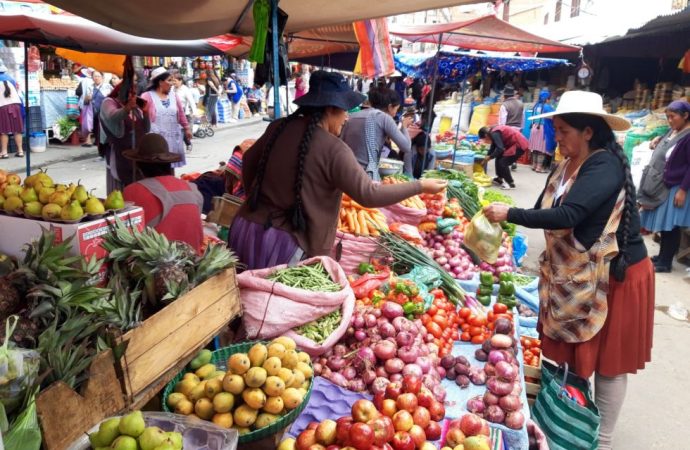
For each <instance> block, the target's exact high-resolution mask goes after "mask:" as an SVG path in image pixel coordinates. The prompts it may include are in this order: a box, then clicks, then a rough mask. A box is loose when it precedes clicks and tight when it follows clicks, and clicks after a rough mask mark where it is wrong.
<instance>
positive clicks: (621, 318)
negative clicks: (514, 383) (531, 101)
mask: <svg viewBox="0 0 690 450" xmlns="http://www.w3.org/2000/svg"><path fill="white" fill-rule="evenodd" d="M550 117H552V118H553V121H554V126H555V128H556V140H557V141H558V144H559V146H560V150H561V153H562V154H563V156H564V158H565V159H564V161H563V162H562V163H561V164H559V166H558V167H557V168H556V170H555V171H554V172H553V173H552V174H551V175H550V176H549V178H548V180H547V183H546V188H545V189H544V191H543V192H542V193H541V195H540V196H539V199H538V200H537V203H536V205H535V207H534V209H520V208H511V207H509V206H507V205H504V204H500V203H494V204H491V205H489V206H487V207H485V208H484V214H485V215H486V217H487V218H488V219H489V220H491V221H493V222H501V221H504V220H507V221H509V222H511V223H515V224H517V225H522V226H525V227H529V228H543V229H544V235H545V238H546V250H545V251H544V253H543V254H542V256H541V258H540V262H541V264H540V265H541V276H540V279H539V300H540V302H541V307H540V310H539V322H538V326H537V328H538V330H539V333H540V337H541V343H542V354H543V355H544V356H545V357H547V358H549V359H551V360H554V361H556V362H558V363H561V364H562V363H567V364H568V368H569V370H571V371H573V372H575V373H577V374H578V375H579V376H581V377H583V378H585V379H587V378H589V377H591V376H592V374H593V373H594V374H595V377H594V382H595V389H594V390H595V402H596V405H597V407H598V408H599V412H600V414H601V427H600V431H599V447H598V448H599V449H600V450H609V449H611V448H612V440H613V432H614V429H615V426H616V421H617V419H618V414H619V412H620V410H621V407H622V405H623V401H624V399H625V391H626V387H627V379H628V378H627V374H628V373H636V372H637V371H638V370H641V369H643V368H644V367H645V364H646V363H647V362H649V361H650V360H651V355H652V335H653V328H654V271H653V267H652V263H651V261H650V260H649V258H648V257H647V249H646V247H645V244H644V241H643V240H642V237H641V236H640V231H639V230H640V218H639V214H638V211H637V207H636V205H635V186H634V184H633V182H632V176H631V175H630V166H629V165H628V161H627V158H626V157H625V153H624V152H623V149H622V148H621V146H620V145H619V144H617V143H616V137H615V135H614V134H613V131H612V130H616V131H623V130H626V129H628V128H630V122H628V121H627V120H626V119H624V118H622V117H618V116H615V115H612V114H607V113H606V112H605V111H604V108H603V101H602V99H601V96H599V95H598V94H595V93H592V92H584V91H570V92H566V93H565V94H563V97H562V98H561V101H560V103H559V105H558V109H556V111H555V112H551V113H548V114H545V115H541V116H536V117H535V119H539V118H550Z"/></svg>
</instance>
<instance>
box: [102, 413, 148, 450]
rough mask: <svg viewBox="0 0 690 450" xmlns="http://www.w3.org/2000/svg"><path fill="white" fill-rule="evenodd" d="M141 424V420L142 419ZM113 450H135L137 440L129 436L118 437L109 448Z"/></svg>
mask: <svg viewBox="0 0 690 450" xmlns="http://www.w3.org/2000/svg"><path fill="white" fill-rule="evenodd" d="M142 423H143V419H142ZM110 448H111V449H113V450H137V449H138V445H137V440H136V439H134V438H133V437H131V436H120V437H118V438H117V439H115V441H113V443H112V445H111V446H110Z"/></svg>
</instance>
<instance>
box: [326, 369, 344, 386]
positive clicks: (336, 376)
mask: <svg viewBox="0 0 690 450" xmlns="http://www.w3.org/2000/svg"><path fill="white" fill-rule="evenodd" d="M328 379H329V380H330V381H331V382H332V383H333V384H337V385H338V386H340V387H344V388H347V386H348V381H347V380H346V379H345V377H344V376H342V375H341V374H340V373H338V372H333V373H332V374H331V376H330V378H328Z"/></svg>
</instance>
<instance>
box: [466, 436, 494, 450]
mask: <svg viewBox="0 0 690 450" xmlns="http://www.w3.org/2000/svg"><path fill="white" fill-rule="evenodd" d="M464 446H465V448H467V449H472V450H489V449H490V448H491V441H490V440H489V438H488V437H486V436H469V437H468V438H467V439H465V444H464Z"/></svg>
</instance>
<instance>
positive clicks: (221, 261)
mask: <svg viewBox="0 0 690 450" xmlns="http://www.w3.org/2000/svg"><path fill="white" fill-rule="evenodd" d="M236 264H237V257H236V256H235V254H234V253H233V252H232V250H230V249H228V248H227V247H226V246H225V245H222V244H209V245H208V247H206V251H205V252H204V254H203V255H202V256H201V257H200V258H199V259H198V260H197V263H196V264H195V265H194V274H193V277H192V281H193V283H194V284H195V285H197V284H201V283H203V282H204V281H206V280H208V279H209V278H211V277H212V276H213V275H215V274H217V273H218V272H220V271H221V270H223V269H227V268H228V267H234V266H235V265H236Z"/></svg>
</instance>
